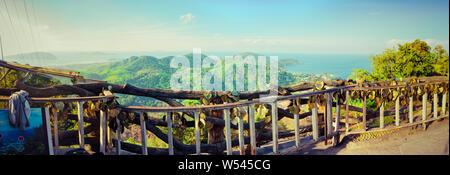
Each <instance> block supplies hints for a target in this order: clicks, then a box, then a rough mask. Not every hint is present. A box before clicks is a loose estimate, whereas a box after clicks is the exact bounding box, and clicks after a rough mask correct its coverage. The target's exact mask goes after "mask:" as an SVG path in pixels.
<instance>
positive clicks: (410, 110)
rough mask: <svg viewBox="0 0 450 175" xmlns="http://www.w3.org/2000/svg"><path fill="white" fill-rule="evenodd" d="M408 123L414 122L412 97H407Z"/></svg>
mask: <svg viewBox="0 0 450 175" xmlns="http://www.w3.org/2000/svg"><path fill="white" fill-rule="evenodd" d="M408 115H409V123H413V122H414V97H412V96H411V97H409V112H408Z"/></svg>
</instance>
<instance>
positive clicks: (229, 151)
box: [223, 109, 233, 155]
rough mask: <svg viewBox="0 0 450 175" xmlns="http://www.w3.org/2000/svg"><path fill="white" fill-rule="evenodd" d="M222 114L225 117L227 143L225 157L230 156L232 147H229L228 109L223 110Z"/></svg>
mask: <svg viewBox="0 0 450 175" xmlns="http://www.w3.org/2000/svg"><path fill="white" fill-rule="evenodd" d="M223 112H224V116H225V139H226V143H227V155H232V154H233V150H232V148H233V147H232V146H231V128H230V123H231V121H230V109H224V110H223Z"/></svg>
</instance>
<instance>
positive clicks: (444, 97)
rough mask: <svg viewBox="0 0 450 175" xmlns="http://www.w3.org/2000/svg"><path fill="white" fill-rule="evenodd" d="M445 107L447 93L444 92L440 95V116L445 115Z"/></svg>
mask: <svg viewBox="0 0 450 175" xmlns="http://www.w3.org/2000/svg"><path fill="white" fill-rule="evenodd" d="M446 107H447V93H444V95H442V115H441V116H445V114H446V112H447V111H446V110H445V108H446Z"/></svg>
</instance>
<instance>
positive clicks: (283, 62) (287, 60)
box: [278, 58, 303, 67]
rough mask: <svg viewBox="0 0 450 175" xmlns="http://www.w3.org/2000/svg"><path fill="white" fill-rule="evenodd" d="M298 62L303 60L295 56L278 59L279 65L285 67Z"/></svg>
mask: <svg viewBox="0 0 450 175" xmlns="http://www.w3.org/2000/svg"><path fill="white" fill-rule="evenodd" d="M296 64H303V62H301V61H298V60H296V59H293V58H284V59H280V60H279V61H278V65H279V66H283V67H286V66H287V65H296Z"/></svg>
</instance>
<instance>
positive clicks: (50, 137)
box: [44, 107, 54, 155]
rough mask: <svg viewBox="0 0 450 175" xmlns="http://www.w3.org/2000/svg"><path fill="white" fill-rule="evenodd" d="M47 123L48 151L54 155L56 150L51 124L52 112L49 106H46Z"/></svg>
mask: <svg viewBox="0 0 450 175" xmlns="http://www.w3.org/2000/svg"><path fill="white" fill-rule="evenodd" d="M44 117H45V124H46V132H47V137H48V138H47V144H48V153H49V154H50V155H54V151H53V149H54V148H53V140H52V131H51V129H50V128H51V126H50V112H49V108H48V107H47V108H45V116H44Z"/></svg>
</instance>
